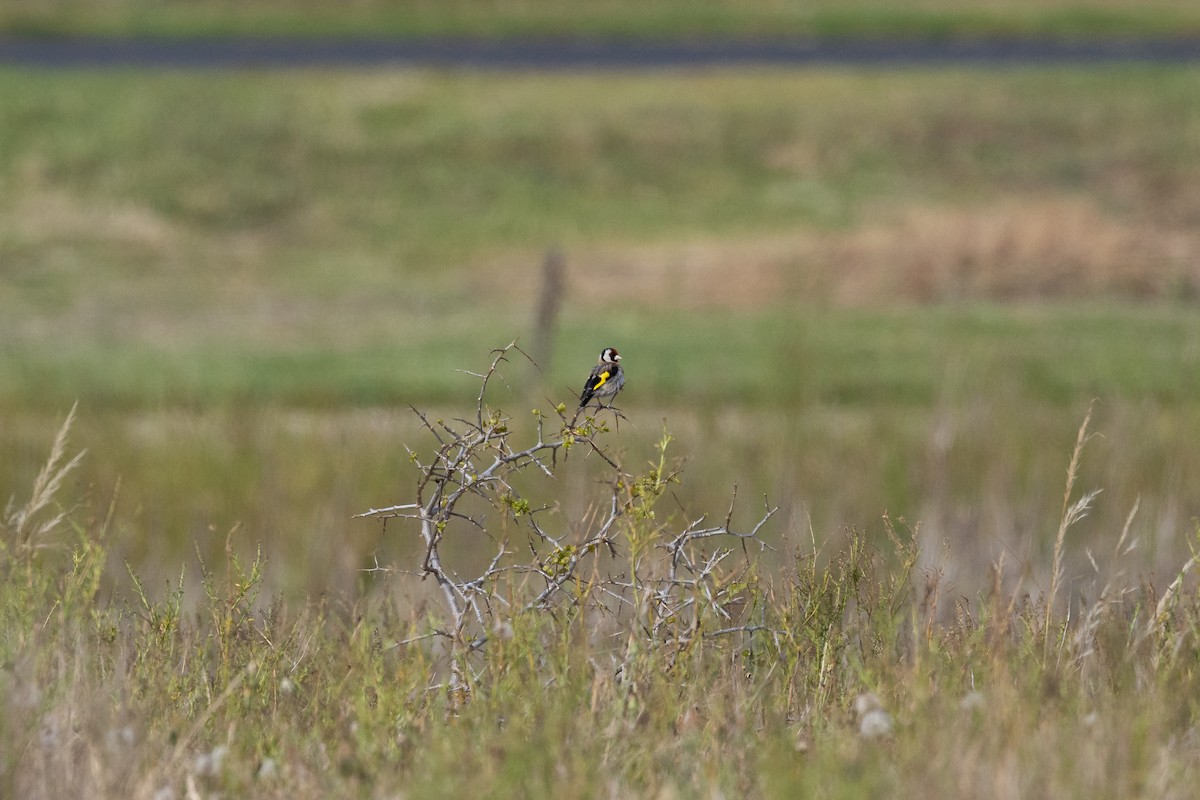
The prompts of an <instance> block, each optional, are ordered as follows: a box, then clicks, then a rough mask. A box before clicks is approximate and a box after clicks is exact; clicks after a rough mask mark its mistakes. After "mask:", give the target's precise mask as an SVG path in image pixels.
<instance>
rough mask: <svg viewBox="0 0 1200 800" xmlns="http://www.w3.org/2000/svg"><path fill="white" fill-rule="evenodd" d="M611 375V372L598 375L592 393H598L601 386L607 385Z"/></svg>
mask: <svg viewBox="0 0 1200 800" xmlns="http://www.w3.org/2000/svg"><path fill="white" fill-rule="evenodd" d="M611 374H612V373H611V372H601V373H600V374H599V375H597V376H596V382H595V383H593V384H592V391H593V392H594V391H596V390H597V389H599V388H600V387H601V386H603V385H604V384H605V383H607V382H608V376H609V375H611Z"/></svg>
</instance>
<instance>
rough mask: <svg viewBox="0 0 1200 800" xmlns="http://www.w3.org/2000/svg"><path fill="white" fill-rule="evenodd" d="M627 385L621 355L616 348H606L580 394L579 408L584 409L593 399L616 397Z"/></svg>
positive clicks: (601, 352)
mask: <svg viewBox="0 0 1200 800" xmlns="http://www.w3.org/2000/svg"><path fill="white" fill-rule="evenodd" d="M624 385H625V370H623V369H622V368H621V354H620V353H618V352H617V348H615V347H606V348H604V349H603V350H601V351H600V360H599V361H598V362H597V363H596V366H594V367H592V374H590V375H588V379H587V382H586V383H584V384H583V391H582V392H580V393H579V407H580V408H583V407H584V406H586V405H587V404H588V403H590V402H591V401H592V399H593V398H603V397H615V396H616V394H617V392H619V391H621V387H622V386H624Z"/></svg>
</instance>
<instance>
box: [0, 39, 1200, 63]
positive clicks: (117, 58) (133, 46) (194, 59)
mask: <svg viewBox="0 0 1200 800" xmlns="http://www.w3.org/2000/svg"><path fill="white" fill-rule="evenodd" d="M1195 61H1200V40H1192V41H1179V40H1097V41H1055V40H1029V39H1023V40H1003V41H999V40H997V41H826V42H814V41H783V40H773V41H761V40H759V41H751V40H691V41H628V40H580V39H565V40H549V39H502V40H481V39H474V40H467V39H410V40H403V39H302V38H234V39H115V38H113V39H108V38H90V39H69V38H63V39H57V38H46V39H32V38H30V39H18V38H3V37H0V64H10V65H20V66H26V67H37V68H79V67H120V68H128V67H135V68H136V67H154V68H161V67H167V68H189V69H190V68H215V69H228V68H246V67H249V68H292V67H326V66H341V67H370V66H388V65H403V66H430V67H449V68H467V69H536V70H573V69H647V68H662V69H667V68H689V67H720V66H769V65H779V66H820V65H845V66H889V67H903V66H935V65H943V64H944V65H968V66H970V65H980V66H1004V65H1036V64H1042V65H1046V64H1098V63H1103V64H1112V63H1122V62H1129V63H1135V62H1136V63H1183V62H1195Z"/></svg>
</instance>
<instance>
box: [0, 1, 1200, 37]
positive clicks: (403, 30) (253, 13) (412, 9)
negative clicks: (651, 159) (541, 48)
mask: <svg viewBox="0 0 1200 800" xmlns="http://www.w3.org/2000/svg"><path fill="white" fill-rule="evenodd" d="M0 27H2V28H3V29H5V30H8V31H12V32H14V33H23V34H32V35H43V36H45V35H62V34H93V35H94V34H101V35H130V34H135V35H137V34H141V35H145V34H158V35H164V34H165V35H172V36H194V35H197V34H199V35H213V34H216V35H221V34H230V33H240V34H248V33H250V34H268V35H274V34H292V35H328V34H331V33H334V34H340V35H357V36H364V35H365V36H372V35H373V36H379V35H399V36H420V35H459V36H462V35H466V36H514V35H515V36H666V37H671V36H680V35H684V36H687V35H692V36H694V35H710V36H712V35H719V36H731V35H732V36H762V35H766V36H781V35H785V36H819V37H864V36H867V37H870V36H877V37H895V36H901V37H903V36H914V37H947V36H960V37H963V36H965V37H978V36H1067V37H1070V36H1089V35H1091V36H1097V35H1099V36H1129V35H1130V34H1138V35H1143V36H1169V37H1175V36H1184V35H1188V34H1189V33H1190V34H1194V33H1195V32H1196V31H1197V30H1200V12H1197V10H1196V8H1195V5H1194V4H1193V3H1190V2H1187V1H1186V0H1141V2H1134V1H1133V0H1000V1H999V2H994V3H988V4H986V6H985V5H981V4H979V3H973V2H969V0H916V2H907V3H898V2H896V1H895V0H866V1H865V2H864V1H863V0H856V2H849V3H847V2H838V0H812V1H811V2H806V3H803V4H800V3H789V2H784V0H749V1H748V2H737V0H700V1H699V2H685V1H684V0H660V2H657V3H636V2H631V0H594V2H588V3H579V2H554V0H517V1H516V2H473V1H472V0H405V2H403V3H397V2H389V1H388V0H356V2H354V3H352V4H350V5H348V6H345V7H341V8H338V9H336V10H334V9H331V8H330V7H329V6H328V4H325V3H320V2H317V0H287V2H281V1H280V0H268V1H267V2H257V3H238V2H232V1H231V0H193V1H192V2H187V3H162V2H152V0H108V2H105V3H99V4H97V3H89V2H83V1H82V0H54V2H51V3H44V2H36V0H9V2H7V3H6V4H5V6H4V8H3V9H0Z"/></svg>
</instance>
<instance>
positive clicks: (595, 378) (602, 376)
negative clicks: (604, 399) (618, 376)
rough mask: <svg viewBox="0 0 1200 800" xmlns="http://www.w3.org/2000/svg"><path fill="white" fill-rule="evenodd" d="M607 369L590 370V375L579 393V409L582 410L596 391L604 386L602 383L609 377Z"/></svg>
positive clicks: (609, 373)
mask: <svg viewBox="0 0 1200 800" xmlns="http://www.w3.org/2000/svg"><path fill="white" fill-rule="evenodd" d="M611 374H612V373H611V372H610V369H609V368H608V367H604V368H601V367H596V368H595V369H593V370H592V374H591V375H589V376H588V379H587V382H586V383H584V384H583V391H582V392H580V393H579V407H580V408H583V407H584V406H586V405H587V404H588V401H589V400H591V399H592V395H594V394H595V393H596V390H597V389H599V388H600V387H601V386H603V385H604V382H605V381H607V380H608V379H609V377H610V376H611Z"/></svg>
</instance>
